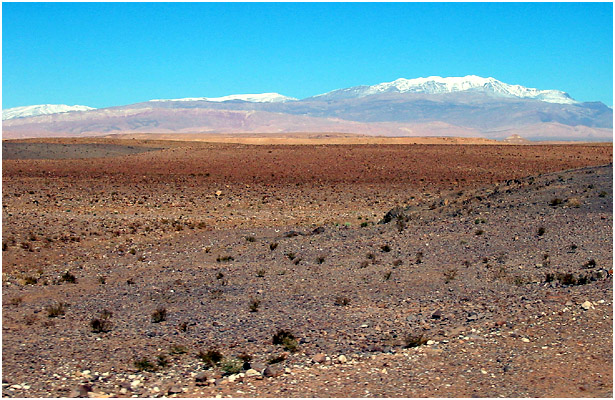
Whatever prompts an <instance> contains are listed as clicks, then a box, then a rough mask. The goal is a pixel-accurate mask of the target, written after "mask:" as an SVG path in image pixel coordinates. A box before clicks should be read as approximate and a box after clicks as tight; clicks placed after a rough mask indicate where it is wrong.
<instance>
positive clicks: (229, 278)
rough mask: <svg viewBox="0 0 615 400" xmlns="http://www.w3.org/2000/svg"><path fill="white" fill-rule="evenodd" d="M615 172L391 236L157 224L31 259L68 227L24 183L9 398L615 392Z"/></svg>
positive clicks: (366, 224)
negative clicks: (31, 201)
mask: <svg viewBox="0 0 615 400" xmlns="http://www.w3.org/2000/svg"><path fill="white" fill-rule="evenodd" d="M139 157H141V155H139ZM54 165H55V164H54ZM10 167H11V168H15V171H16V167H14V166H12V165H11V166H10ZM612 172H613V167H612V164H609V165H606V166H602V167H585V168H579V169H573V170H568V171H560V172H555V173H545V174H542V175H534V176H531V177H525V178H521V177H518V178H514V179H510V180H507V181H506V180H502V181H500V182H499V183H496V184H485V183H483V184H476V183H473V184H468V185H466V186H463V185H461V186H459V187H458V189H456V190H447V189H446V188H443V189H442V190H439V191H437V192H436V191H432V192H431V193H427V192H422V191H421V190H420V188H419V189H417V188H416V187H414V189H413V190H414V191H415V193H417V196H418V195H421V200H420V201H416V198H415V199H410V201H407V202H404V201H399V202H398V203H397V204H409V205H408V206H407V207H404V208H397V209H395V210H392V213H391V214H392V215H393V216H392V219H391V221H390V222H388V223H380V222H384V221H380V220H381V219H383V218H384V217H385V213H386V211H387V210H388V209H389V208H392V207H389V208H387V209H385V210H382V209H380V208H378V207H374V205H372V207H373V208H372V210H375V211H374V212H372V213H368V212H367V211H365V212H364V214H362V215H359V216H362V218H361V219H358V217H357V215H356V214H355V215H353V220H352V221H353V222H352V223H344V222H343V219H341V218H340V217H339V215H341V214H342V212H341V211H340V210H339V209H338V210H337V211H336V213H337V214H336V215H337V217H334V216H332V214H333V213H332V211H331V208H325V210H326V211H325V212H323V213H324V214H328V215H327V218H330V222H328V223H320V222H321V221H319V220H317V219H311V220H310V221H312V222H318V223H310V224H307V223H304V224H284V223H283V222H286V221H287V220H286V219H284V218H280V220H278V222H277V223H276V222H275V221H273V218H277V217H271V219H270V220H268V223H267V224H250V223H247V222H246V223H243V224H236V225H237V226H235V225H233V226H228V225H224V224H219V225H215V226H212V224H211V223H207V224H206V225H204V226H200V227H199V225H198V221H196V220H184V219H181V218H178V219H169V220H168V222H160V226H161V227H163V226H164V227H167V229H162V228H151V229H150V231H145V229H144V228H143V218H142V215H140V216H139V218H135V221H137V222H140V223H141V225H138V226H136V229H134V232H132V233H131V232H130V229H128V228H127V231H126V232H124V231H122V232H120V234H119V235H114V234H113V233H112V232H110V233H101V234H100V235H89V236H88V235H83V236H82V235H80V234H79V230H77V229H75V230H74V231H73V232H72V234H70V232H68V233H69V234H68V236H67V237H68V239H67V240H54V241H51V242H48V243H50V244H49V245H47V246H46V245H45V244H44V243H43V240H42V239H41V238H36V239H35V240H29V241H27V243H31V245H30V246H29V248H24V247H23V246H20V245H19V243H20V242H21V239H16V240H15V243H11V242H9V241H8V237H9V236H13V237H15V238H19V237H20V235H23V234H24V233H23V232H28V230H31V228H32V227H36V228H38V229H40V230H41V233H42V236H43V237H45V236H46V235H48V232H49V231H48V230H46V229H50V230H51V231H53V228H51V227H49V228H46V227H45V226H42V225H44V224H41V221H53V218H57V219H58V220H62V221H63V220H64V219H66V218H67V217H66V216H65V215H64V216H62V215H61V214H60V213H59V212H58V211H55V212H53V211H52V210H48V209H45V212H41V210H40V209H39V210H38V211H37V213H38V214H35V213H34V211H32V210H31V209H28V208H26V207H23V208H21V209H20V208H19V207H16V206H15V204H16V203H14V202H15V201H23V197H27V195H23V196H22V197H16V196H13V193H14V192H16V191H17V190H18V187H17V185H16V183H17V182H19V183H20V184H24V182H25V183H27V182H28V178H27V177H23V176H21V177H20V176H19V174H18V173H17V172H15V175H12V174H11V175H8V174H7V175H5V176H3V178H5V182H4V185H5V186H4V190H3V197H4V199H3V200H4V205H5V207H3V222H4V224H3V225H4V227H3V243H5V241H6V243H7V245H6V247H5V248H3V250H4V252H3V256H4V257H3V290H2V300H3V324H2V329H3V337H2V341H3V361H2V366H3V373H2V378H3V396H6V397H67V396H68V397H88V396H89V397H111V396H113V397H131V396H137V397H162V396H171V397H216V396H222V397H228V396H231V397H312V396H315V397H333V396H335V397H339V396H343V397H612V396H613V393H612V380H613V375H612V367H613V352H612V349H613V342H612V338H613V335H612V333H613V331H612V327H613V305H612V304H613V292H612V265H613V262H612V260H613V255H612V248H613V247H612V243H613V236H612V226H613V225H612V223H613V221H612V215H613V213H612V205H613V198H612V193H613V189H612V182H613V175H612ZM16 176H17V178H18V179H17V178H16ZM70 176H72V175H70ZM59 181H60V182H59V183H61V184H63V185H64V184H66V181H62V180H61V179H60V180H59ZM32 182H34V180H33V181H32ZM84 182H86V183H84V186H83V187H85V188H91V187H92V186H93V185H97V184H100V182H96V181H84ZM88 182H89V183H88ZM35 184H36V183H35ZM105 184H107V183H105ZM342 184H343V183H342ZM178 185H180V186H181V185H183V186H184V187H188V184H186V182H185V181H184V182H183V183H178ZM358 186H359V187H360V185H359V184H358ZM83 187H81V188H80V189H79V188H75V189H69V190H75V192H79V190H81V191H83V193H84V195H83V199H81V200H79V199H78V198H76V197H71V198H72V199H73V201H76V202H81V203H78V207H76V210H78V211H80V213H79V214H78V215H81V216H83V215H85V212H83V210H84V209H86V208H87V206H86V204H88V201H89V200H91V199H92V198H93V197H94V195H95V194H97V191H96V190H89V191H87V192H85V191H84V188H83ZM106 187H107V188H109V186H106ZM37 190H38V189H37ZM37 190H36V191H35V194H34V196H35V195H36V193H39V192H38V191H37ZM122 190H124V191H126V190H128V189H127V188H126V187H125V186H122V187H120V188H118V191H122ZM229 190H232V189H230V188H229ZM328 190H331V192H328V194H322V193H321V194H319V195H321V196H324V197H333V198H334V199H336V201H337V203H336V204H338V205H339V204H352V202H351V201H349V199H348V197H346V198H345V199H346V201H345V202H344V201H342V197H339V198H335V195H333V194H332V192H333V189H328ZM395 191H396V192H397V193H399V192H401V190H400V189H399V188H396V189H395ZM342 192H343V191H342ZM26 193H27V190H26ZM389 193H390V192H389ZM30 196H33V195H32V194H30ZM214 196H215V197H212V201H214V200H215V199H216V197H221V196H224V195H214ZM339 196H342V195H341V194H340V195H339ZM397 196H398V197H396V199H402V198H403V196H402V195H401V194H398V195H397ZM67 197H68V196H67ZM281 198H282V199H283V200H284V201H287V202H291V201H292V196H289V198H286V197H284V196H281ZM226 200H228V199H226ZM301 200H302V201H304V198H301ZM17 204H18V205H23V204H24V203H17ZM293 204H297V203H293ZM359 204H360V207H359V209H362V210H369V209H370V208H369V207H370V206H369V205H368V204H367V203H360V202H359ZM386 206H389V204H386ZM30 207H35V206H33V205H31V206H30ZM229 208H231V209H232V210H233V211H234V210H236V208H234V207H229ZM181 209H182V210H185V206H184V208H181ZM130 210H131V208H130V207H126V208H124V209H120V210H119V214H112V213H109V215H107V214H105V213H103V212H102V211H101V210H100V209H98V210H97V213H98V214H99V215H98V216H101V215H103V216H105V217H106V219H102V220H101V223H103V224H105V223H109V221H110V220H113V219H112V216H115V215H119V217H118V218H120V217H121V218H126V219H128V218H129V217H130V214H129V212H130ZM316 210H317V209H316ZM20 212H23V213H25V214H26V215H37V216H38V217H39V218H38V219H37V220H35V221H20V220H19V219H20V218H19V217H20V214H19V213H20ZM230 212H231V211H227V212H226V214H224V213H220V214H219V215H218V218H223V217H224V216H228V217H232V218H237V216H236V215H233V216H230V214H229V213H230ZM261 212H264V211H262V210H261ZM28 213H30V214H28ZM246 213H249V212H248V211H246ZM9 214H10V215H9ZM41 214H42V215H41ZM373 214H376V216H374V215H373ZM391 214H389V215H391ZM368 217H369V218H368ZM22 218H24V217H23V216H22ZM82 218H83V217H81V219H80V218H76V217H75V218H74V222H76V223H77V222H79V221H82V220H83V219H82ZM109 218H111V219H109ZM335 218H338V221H339V222H333V220H335ZM24 219H27V218H24ZM308 219H309V218H308ZM235 220H236V219H235ZM289 220H292V219H290V218H289ZM385 220H386V219H385ZM177 221H181V222H177ZM281 222H282V223H281ZM23 224H28V225H27V227H23ZM191 224H192V225H191ZM50 225H53V224H50ZM90 227H91V226H90ZM177 227H181V229H180V228H177ZM63 229H66V228H63ZM84 229H85V228H84ZM141 229H142V230H143V232H142V233H141V231H140V230H141ZM36 232H38V231H35V234H37V233H36ZM39 235H40V234H39ZM70 238H79V239H78V240H77V239H70ZM3 247H4V246H3ZM60 304H62V305H64V307H58V306H59V305H60ZM62 308H63V310H62ZM103 310H107V311H108V313H107V314H104V313H103ZM94 319H98V323H97V325H96V324H95V325H92V324H93V320H94ZM95 328H98V331H97V332H95V330H96V329H95ZM277 339H279V340H277ZM214 350H217V352H219V353H220V355H221V357H222V358H221V360H219V361H218V362H216V361H217V360H216V358H215V355H216V351H214ZM208 355H209V356H208Z"/></svg>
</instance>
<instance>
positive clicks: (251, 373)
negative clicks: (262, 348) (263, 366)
mask: <svg viewBox="0 0 615 400" xmlns="http://www.w3.org/2000/svg"><path fill="white" fill-rule="evenodd" d="M261 375H262V374H261V373H260V372H258V371H257V370H255V369H254V368H250V369H249V370H247V371H246V377H248V378H252V377H258V376H261Z"/></svg>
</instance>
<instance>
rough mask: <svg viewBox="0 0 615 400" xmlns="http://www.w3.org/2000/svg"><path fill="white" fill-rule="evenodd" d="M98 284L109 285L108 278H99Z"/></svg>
mask: <svg viewBox="0 0 615 400" xmlns="http://www.w3.org/2000/svg"><path fill="white" fill-rule="evenodd" d="M98 283H99V284H101V285H105V284H106V283H107V278H105V277H104V276H99V277H98Z"/></svg>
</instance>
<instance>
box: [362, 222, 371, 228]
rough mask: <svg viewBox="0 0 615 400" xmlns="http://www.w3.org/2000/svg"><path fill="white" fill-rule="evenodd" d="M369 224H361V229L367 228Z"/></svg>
mask: <svg viewBox="0 0 615 400" xmlns="http://www.w3.org/2000/svg"><path fill="white" fill-rule="evenodd" d="M368 225H369V222H361V228H367V226H368Z"/></svg>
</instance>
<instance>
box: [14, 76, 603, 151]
mask: <svg viewBox="0 0 615 400" xmlns="http://www.w3.org/2000/svg"><path fill="white" fill-rule="evenodd" d="M54 107H55V108H54ZM75 109H79V110H84V109H85V110H88V111H82V112H78V113H77V112H67V111H72V110H75ZM50 112H54V113H55V114H52V115H47V116H41V115H40V114H46V113H50ZM28 115H39V116H34V117H27V116H28ZM18 117H21V118H18ZM9 118H10V119H9ZM3 120H5V121H3V123H2V136H3V138H4V139H8V138H27V137H54V136H75V137H79V136H93V135H94V136H95V135H112V134H127V133H143V134H150V133H165V134H168V133H208V132H215V133H250V132H252V133H256V134H260V133H267V132H269V133H271V132H291V133H294V132H303V133H305V132H344V133H359V134H368V135H385V136H416V135H423V136H425V135H427V136H429V135H436V136H438V135H439V136H468V135H473V136H477V137H486V138H494V139H503V138H506V137H508V136H511V135H513V134H519V135H521V136H522V137H524V138H527V139H531V140H533V139H537V140H538V139H539V140H543V139H545V138H550V139H558V140H560V139H561V140H592V141H600V140H602V141H612V135H613V109H612V108H609V107H607V106H606V105H604V104H603V103H601V102H577V101H575V100H574V99H572V98H571V97H570V96H569V95H568V94H566V93H564V92H562V91H559V90H539V89H532V88H527V87H523V86H520V85H509V84H506V83H503V82H500V81H498V80H496V79H494V78H481V77H478V76H474V75H470V76H465V77H449V78H442V77H436V76H432V77H428V78H416V79H397V80H395V81H393V82H386V83H380V84H377V85H372V86H356V87H351V88H346V89H340V90H334V91H332V92H329V93H325V94H322V95H319V96H315V97H309V98H306V99H302V100H297V99H294V98H291V97H287V96H283V95H281V94H278V93H262V94H236V95H229V96H223V97H198V98H194V97H193V98H181V99H169V100H151V101H146V102H140V103H134V104H127V105H116V106H114V107H109V108H102V109H97V110H90V109H89V107H84V106H75V107H69V106H52V105H44V106H31V107H19V108H16V109H10V110H4V111H3Z"/></svg>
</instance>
